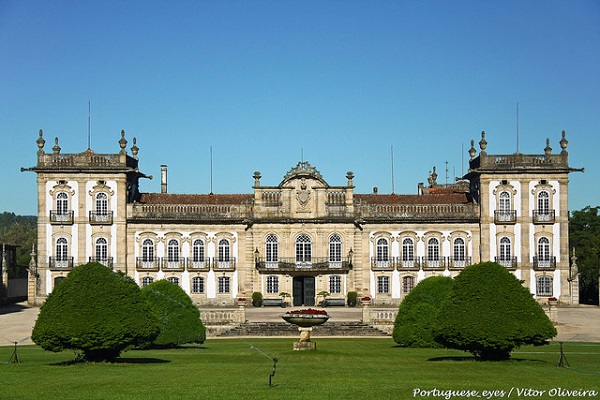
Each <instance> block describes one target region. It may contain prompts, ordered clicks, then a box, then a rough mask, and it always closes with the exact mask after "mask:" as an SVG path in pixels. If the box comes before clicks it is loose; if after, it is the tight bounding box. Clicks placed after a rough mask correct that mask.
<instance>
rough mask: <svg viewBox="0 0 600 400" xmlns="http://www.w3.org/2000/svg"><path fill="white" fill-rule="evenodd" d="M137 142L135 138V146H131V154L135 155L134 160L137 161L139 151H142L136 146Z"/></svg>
mask: <svg viewBox="0 0 600 400" xmlns="http://www.w3.org/2000/svg"><path fill="white" fill-rule="evenodd" d="M136 142H137V140H136V138H133V146H131V154H133V158H134V159H136V160H137V159H138V156H137V154H138V151H140V149H139V148H138V147H137V146H136Z"/></svg>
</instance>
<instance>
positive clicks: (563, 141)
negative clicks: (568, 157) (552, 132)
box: [560, 131, 569, 154]
mask: <svg viewBox="0 0 600 400" xmlns="http://www.w3.org/2000/svg"><path fill="white" fill-rule="evenodd" d="M566 135H567V132H565V131H562V139H560V148H561V149H562V151H561V152H560V154H569V152H568V151H567V145H568V144H569V141H568V140H567V138H566V137H565V136H566Z"/></svg>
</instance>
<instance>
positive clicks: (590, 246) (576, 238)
mask: <svg viewBox="0 0 600 400" xmlns="http://www.w3.org/2000/svg"><path fill="white" fill-rule="evenodd" d="M599 210H600V206H598V207H590V206H587V207H585V208H584V209H583V210H580V211H573V212H572V213H571V219H570V221H569V247H570V248H571V249H573V248H575V250H576V256H577V268H578V269H579V302H580V303H584V304H595V305H598V300H599V299H598V274H599V273H600V271H599V270H600V213H599V212H598V211H599Z"/></svg>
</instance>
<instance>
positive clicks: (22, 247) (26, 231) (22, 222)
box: [0, 212, 37, 270]
mask: <svg viewBox="0 0 600 400" xmlns="http://www.w3.org/2000/svg"><path fill="white" fill-rule="evenodd" d="M36 238H37V218H36V217H32V216H20V215H15V214H14V213H7V212H4V213H2V214H0V243H8V244H14V245H17V246H18V247H17V264H18V265H19V266H22V267H21V268H20V270H24V269H25V267H26V266H27V265H28V264H29V259H30V257H31V256H30V253H31V248H32V245H33V244H34V243H35V241H36Z"/></svg>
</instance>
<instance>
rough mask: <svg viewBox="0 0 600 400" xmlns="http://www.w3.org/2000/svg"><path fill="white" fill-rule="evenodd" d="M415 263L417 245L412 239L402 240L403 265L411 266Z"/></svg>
mask: <svg viewBox="0 0 600 400" xmlns="http://www.w3.org/2000/svg"><path fill="white" fill-rule="evenodd" d="M414 261H415V243H414V241H413V240H412V239H411V238H405V239H404V240H402V264H404V265H406V266H409V265H407V264H409V263H410V264H411V265H410V266H412V263H413V262H414Z"/></svg>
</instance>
